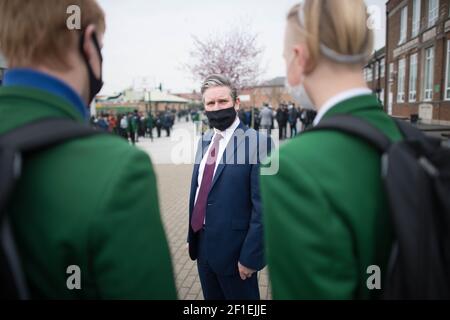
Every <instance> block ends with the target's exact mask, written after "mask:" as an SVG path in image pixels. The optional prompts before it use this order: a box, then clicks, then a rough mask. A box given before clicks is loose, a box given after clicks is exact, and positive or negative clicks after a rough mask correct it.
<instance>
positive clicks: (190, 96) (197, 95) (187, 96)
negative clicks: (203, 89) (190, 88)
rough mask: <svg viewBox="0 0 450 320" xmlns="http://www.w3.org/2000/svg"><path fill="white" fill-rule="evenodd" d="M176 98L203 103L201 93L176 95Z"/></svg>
mask: <svg viewBox="0 0 450 320" xmlns="http://www.w3.org/2000/svg"><path fill="white" fill-rule="evenodd" d="M175 95H176V96H178V97H180V98H183V99H187V100H190V101H201V100H202V95H201V93H199V92H192V93H175Z"/></svg>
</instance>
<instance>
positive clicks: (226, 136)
mask: <svg viewBox="0 0 450 320" xmlns="http://www.w3.org/2000/svg"><path fill="white" fill-rule="evenodd" d="M240 123H241V121H240V120H239V118H238V117H236V120H234V122H233V124H232V125H231V126H230V127H229V128H228V129H226V130H225V131H219V130H217V129H214V132H215V134H214V136H213V138H212V140H211V141H214V137H215V136H216V134H221V135H222V137H223V139H221V140H220V141H219V153H218V154H217V158H216V159H217V160H216V167H215V168H214V175H213V179H214V176H215V175H216V171H217V167H218V166H219V163H220V162H221V161H222V157H223V153H224V152H225V149H226V148H227V146H228V143H229V142H230V140H231V137H233V135H234V132H235V131H236V129H237V128H238V127H239V124H240ZM212 145H213V143H212V142H211V144H210V145H209V147H208V150H206V153H205V155H204V156H203V158H202V161H201V162H200V168H199V171H198V180H197V181H198V183H197V184H198V187H197V191H196V192H195V202H197V197H198V192H199V191H200V186H201V184H202V180H203V172H204V171H205V165H206V160H207V159H208V155H209V153H210V151H211V148H212ZM195 202H194V203H195Z"/></svg>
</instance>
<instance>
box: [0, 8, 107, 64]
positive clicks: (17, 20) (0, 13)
mask: <svg viewBox="0 0 450 320" xmlns="http://www.w3.org/2000/svg"><path fill="white" fill-rule="evenodd" d="M71 5H76V6H78V7H79V8H80V10H81V30H84V28H86V27H87V26H89V25H90V24H94V25H96V27H97V31H98V32H104V30H105V15H104V12H103V10H102V9H101V8H100V6H99V5H98V4H97V2H96V1H95V0H39V1H36V0H33V1H30V0H0V51H2V53H3V54H4V56H5V57H6V59H7V60H8V62H9V65H10V66H13V67H14V66H29V65H33V64H46V65H48V66H51V67H55V68H59V69H67V68H68V67H69V66H68V64H67V61H66V58H65V57H66V54H67V53H68V51H69V50H71V49H73V48H74V46H78V45H79V38H80V35H81V32H80V31H78V30H72V31H71V30H69V28H68V26H67V20H68V18H69V17H70V15H69V14H68V13H67V9H68V7H69V6H71Z"/></svg>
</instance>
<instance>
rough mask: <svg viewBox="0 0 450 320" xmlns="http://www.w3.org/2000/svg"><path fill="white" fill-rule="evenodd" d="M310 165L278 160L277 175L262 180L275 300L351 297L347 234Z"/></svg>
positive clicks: (353, 274)
mask: <svg viewBox="0 0 450 320" xmlns="http://www.w3.org/2000/svg"><path fill="white" fill-rule="evenodd" d="M329 161H332V159H330V160H329ZM314 165H315V166H317V165H319V166H320V164H314ZM310 166H311V164H309V166H308V164H307V163H299V162H297V161H296V162H295V163H294V162H293V161H292V160H290V159H288V158H287V157H283V156H280V166H279V172H278V174H277V175H274V176H262V177H261V192H262V199H263V207H264V225H265V241H266V254H267V260H268V265H269V273H270V279H271V283H272V289H273V296H274V298H275V299H286V300H289V299H351V298H353V296H354V293H355V289H356V287H357V281H358V280H357V279H358V270H357V261H356V259H357V258H356V257H355V256H354V252H355V250H354V248H353V245H354V243H353V241H352V236H351V232H350V230H349V228H348V225H347V224H346V223H345V221H343V219H341V218H340V216H339V213H338V209H337V208H334V207H333V206H332V204H331V202H330V201H329V197H327V195H326V194H325V193H324V192H323V191H322V189H321V186H320V184H319V179H318V178H316V177H315V176H314V175H313V173H312V172H311V170H308V167H310ZM315 169H316V170H314V172H318V170H317V168H315ZM319 171H320V170H319ZM322 179H326V176H322ZM361 281H365V280H361Z"/></svg>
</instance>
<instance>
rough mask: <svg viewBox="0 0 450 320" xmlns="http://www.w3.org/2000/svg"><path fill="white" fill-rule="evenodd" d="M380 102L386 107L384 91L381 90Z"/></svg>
mask: <svg viewBox="0 0 450 320" xmlns="http://www.w3.org/2000/svg"><path fill="white" fill-rule="evenodd" d="M380 101H381V104H382V105H384V89H381V93H380Z"/></svg>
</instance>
